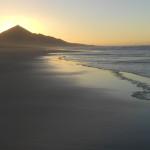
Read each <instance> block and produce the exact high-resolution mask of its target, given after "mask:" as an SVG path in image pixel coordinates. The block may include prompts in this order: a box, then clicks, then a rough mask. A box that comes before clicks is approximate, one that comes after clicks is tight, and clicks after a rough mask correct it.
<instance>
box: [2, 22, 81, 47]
mask: <svg viewBox="0 0 150 150" xmlns="http://www.w3.org/2000/svg"><path fill="white" fill-rule="evenodd" d="M4 43H5V44H7V43H8V44H17V45H26V44H29V45H41V46H83V45H84V44H78V43H70V42H67V41H64V40H62V39H59V38H55V37H51V36H46V35H43V34H40V33H39V34H37V33H32V32H30V31H28V30H27V29H25V28H23V27H21V26H19V25H16V26H14V27H12V28H10V29H8V30H6V31H4V32H1V33H0V44H4Z"/></svg>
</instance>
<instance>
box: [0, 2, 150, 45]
mask: <svg viewBox="0 0 150 150" xmlns="http://www.w3.org/2000/svg"><path fill="white" fill-rule="evenodd" d="M17 24H19V25H21V26H23V27H25V28H27V29H29V30H30V31H32V32H36V33H43V34H46V35H50V36H54V37H58V38H62V39H64V40H66V41H70V42H80V43H87V44H99V45H117V44H119V45H120V44H121V45H125V44H130V45H131V44H150V0H1V1H0V32H2V31H4V30H6V29H8V28H10V27H13V26H15V25H17Z"/></svg>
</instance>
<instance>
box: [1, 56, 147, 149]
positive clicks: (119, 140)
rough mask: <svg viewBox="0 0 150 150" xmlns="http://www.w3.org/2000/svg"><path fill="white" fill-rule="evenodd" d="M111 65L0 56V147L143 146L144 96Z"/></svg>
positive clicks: (145, 144)
mask: <svg viewBox="0 0 150 150" xmlns="http://www.w3.org/2000/svg"><path fill="white" fill-rule="evenodd" d="M136 88H137V87H136V86H135V85H132V84H131V83H130V82H128V81H125V80H121V79H119V78H118V77H117V76H116V75H115V74H113V73H112V72H111V71H107V70H102V69H96V68H90V67H86V66H81V65H78V64H77V63H75V62H72V61H66V60H64V59H62V58H60V57H59V56H53V55H51V54H49V55H47V56H36V57H31V58H30V57H27V58H26V57H24V58H20V57H9V58H6V57H5V59H3V58H1V59H0V115H1V124H0V133H1V134H0V139H1V140H0V149H2V150H141V149H142V150H149V149H150V144H149V134H150V128H149V126H150V121H149V113H150V109H149V107H150V102H149V101H144V100H139V99H136V98H134V97H132V96H131V95H132V92H133V89H134V90H136Z"/></svg>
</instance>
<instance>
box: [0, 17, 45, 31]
mask: <svg viewBox="0 0 150 150" xmlns="http://www.w3.org/2000/svg"><path fill="white" fill-rule="evenodd" d="M16 25H20V26H22V27H24V28H26V29H28V30H30V31H31V32H35V33H39V31H41V30H42V28H43V27H42V25H41V24H40V23H39V22H38V21H37V20H35V19H33V18H30V17H24V16H12V17H3V18H1V19H0V32H3V31H5V30H7V29H9V28H12V27H14V26H16Z"/></svg>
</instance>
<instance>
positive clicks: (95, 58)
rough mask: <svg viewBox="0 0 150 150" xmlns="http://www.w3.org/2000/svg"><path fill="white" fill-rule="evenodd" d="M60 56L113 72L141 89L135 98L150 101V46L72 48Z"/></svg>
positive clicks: (135, 94)
mask: <svg viewBox="0 0 150 150" xmlns="http://www.w3.org/2000/svg"><path fill="white" fill-rule="evenodd" d="M67 50H68V49H67ZM57 55H58V54H57ZM59 56H60V57H63V58H64V59H66V60H72V61H75V62H77V63H78V64H80V65H85V66H89V67H94V68H99V69H106V70H111V71H112V72H113V73H114V74H115V75H116V76H118V77H119V78H120V79H122V80H127V81H128V82H131V83H132V84H136V85H137V87H139V88H141V90H140V91H137V92H136V93H134V94H133V96H134V97H137V98H140V99H144V100H150V46H112V47H110V46H101V47H96V48H95V47H94V48H92V47H90V48H87V49H80V48H78V49H72V48H71V49H70V52H69V51H67V52H60V53H59Z"/></svg>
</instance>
